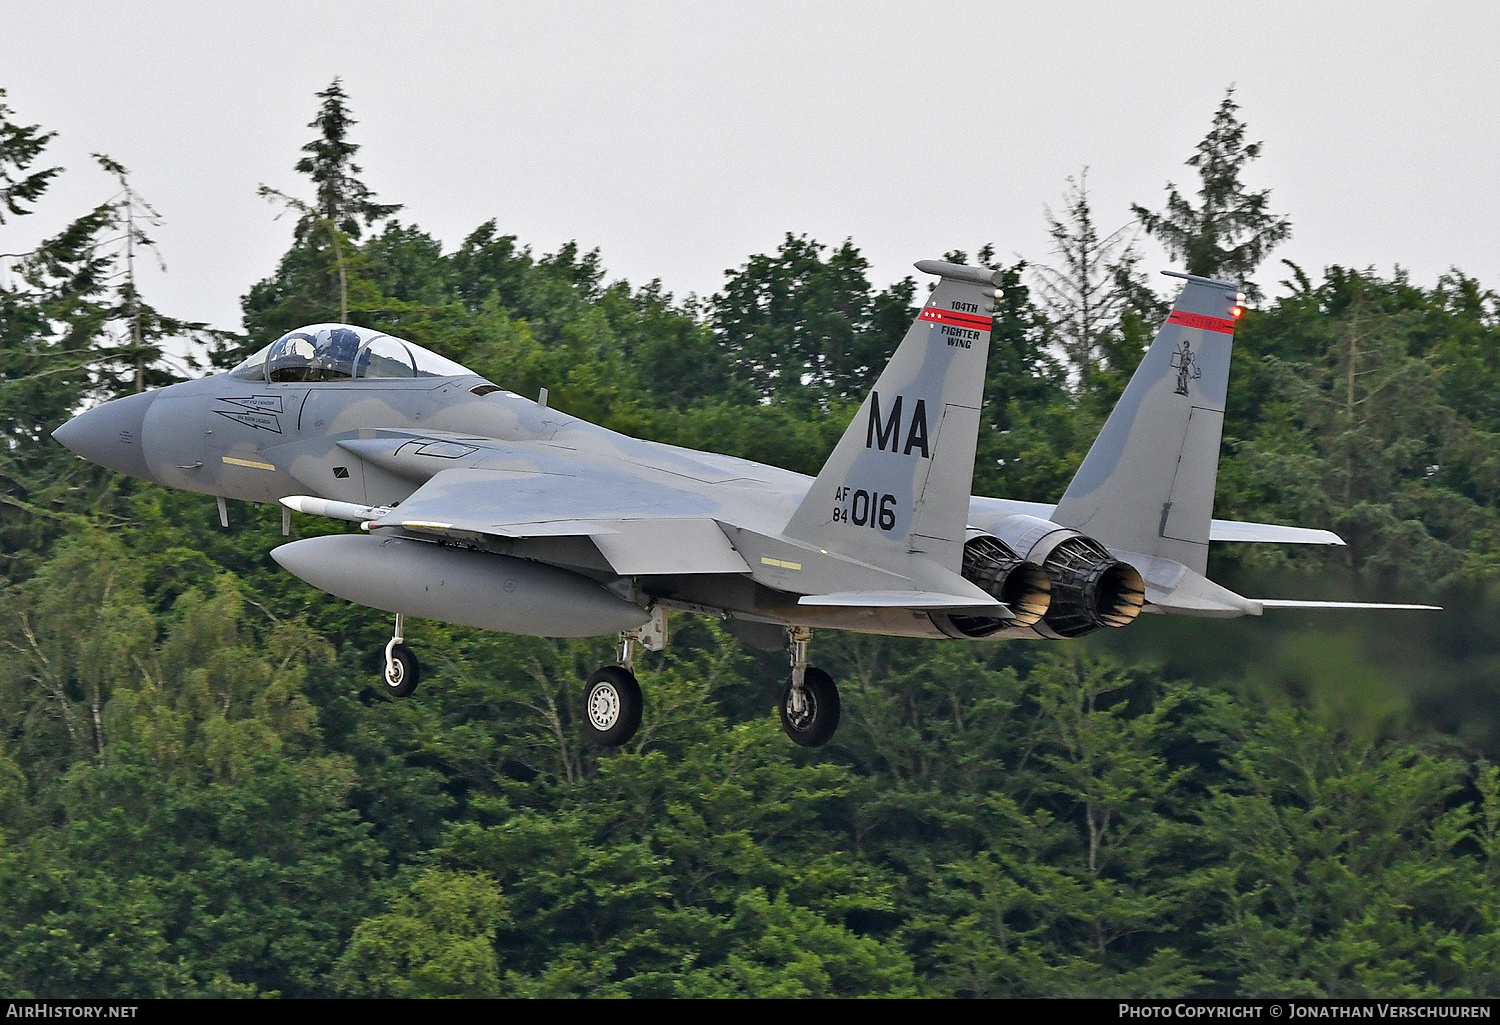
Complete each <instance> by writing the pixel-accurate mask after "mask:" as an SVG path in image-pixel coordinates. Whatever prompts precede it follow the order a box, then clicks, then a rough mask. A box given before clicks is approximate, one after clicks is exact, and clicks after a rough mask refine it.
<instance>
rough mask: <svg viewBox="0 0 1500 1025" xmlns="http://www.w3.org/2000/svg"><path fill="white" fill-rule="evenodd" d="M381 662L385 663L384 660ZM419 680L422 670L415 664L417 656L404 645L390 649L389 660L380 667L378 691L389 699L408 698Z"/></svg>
mask: <svg viewBox="0 0 1500 1025" xmlns="http://www.w3.org/2000/svg"><path fill="white" fill-rule="evenodd" d="M381 661H382V662H385V660H384V659H382V660H381ZM421 678H422V668H421V666H419V665H418V664H417V656H416V655H414V654H412V650H411V649H410V648H408V647H407V646H406V645H404V644H397V645H396V646H395V647H393V648H392V649H391V660H390V661H389V662H386V663H385V664H384V665H382V666H381V669H380V684H381V686H380V689H381V690H383V691H384V692H385V695H386V697H389V698H404V697H410V696H411V692H412V691H414V690H416V689H417V681H418V680H420V679H421Z"/></svg>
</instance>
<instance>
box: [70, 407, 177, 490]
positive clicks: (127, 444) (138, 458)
mask: <svg viewBox="0 0 1500 1025" xmlns="http://www.w3.org/2000/svg"><path fill="white" fill-rule="evenodd" d="M155 400H156V392H154V391H148V392H141V393H140V394H139V395H127V396H125V397H124V398H123V399H114V400H112V401H110V402H106V403H104V405H102V406H95V407H94V408H93V409H90V410H88V411H87V412H84V413H80V414H78V415H77V416H75V417H74V418H73V419H71V420H69V421H68V422H67V423H65V424H63V425H62V426H61V427H59V428H58V429H57V430H55V431H53V432H52V436H53V437H54V438H56V439H57V440H58V441H60V442H62V444H64V445H66V446H67V447H68V448H70V449H72V450H73V451H74V452H75V453H77V454H78V455H80V456H83V458H85V459H87V460H88V461H89V462H91V463H98V464H99V465H100V466H103V467H105V468H106V469H110V470H113V471H115V472H116V473H123V474H125V475H126V476H129V477H139V478H140V479H141V480H151V479H152V478H151V471H150V470H149V469H147V467H146V455H145V452H144V451H143V450H142V447H141V443H142V438H141V435H142V434H143V433H144V425H145V420H146V410H147V409H149V408H150V407H151V403H152V402H154V401H155Z"/></svg>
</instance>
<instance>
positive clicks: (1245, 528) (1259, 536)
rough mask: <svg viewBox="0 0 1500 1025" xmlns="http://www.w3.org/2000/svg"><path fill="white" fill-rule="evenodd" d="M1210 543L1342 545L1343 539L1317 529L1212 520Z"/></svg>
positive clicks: (1329, 531)
mask: <svg viewBox="0 0 1500 1025" xmlns="http://www.w3.org/2000/svg"><path fill="white" fill-rule="evenodd" d="M1208 539H1209V540H1210V541H1261V542H1265V543H1268V544H1279V545H1342V544H1343V543H1344V539H1343V538H1341V537H1339V536H1338V535H1337V534H1335V533H1334V532H1333V531H1331V530H1320V529H1318V528H1317V527H1284V526H1282V525H1281V524H1279V523H1244V522H1241V521H1239V520H1214V521H1213V523H1212V524H1210V525H1209V530H1208Z"/></svg>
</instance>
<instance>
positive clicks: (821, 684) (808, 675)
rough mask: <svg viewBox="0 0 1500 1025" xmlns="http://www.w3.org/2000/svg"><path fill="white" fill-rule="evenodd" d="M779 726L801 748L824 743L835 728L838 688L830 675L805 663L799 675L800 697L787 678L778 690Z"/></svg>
mask: <svg viewBox="0 0 1500 1025" xmlns="http://www.w3.org/2000/svg"><path fill="white" fill-rule="evenodd" d="M781 728H782V729H783V730H786V735H787V736H788V737H791V738H792V741H793V742H794V743H797V744H800V745H801V746H803V747H822V746H823V745H824V744H826V743H828V741H829V740H831V739H832V738H833V733H834V731H835V730H837V729H838V728H839V689H838V687H837V686H835V685H834V682H833V677H831V676H829V675H828V674H827V673H825V672H823V670H821V669H815V668H813V667H812V666H808V667H807V669H806V670H805V671H804V672H803V674H802V688H801V695H800V698H799V695H798V694H797V692H796V688H794V687H793V685H792V681H790V680H788V681H787V685H786V690H784V691H782V693H781Z"/></svg>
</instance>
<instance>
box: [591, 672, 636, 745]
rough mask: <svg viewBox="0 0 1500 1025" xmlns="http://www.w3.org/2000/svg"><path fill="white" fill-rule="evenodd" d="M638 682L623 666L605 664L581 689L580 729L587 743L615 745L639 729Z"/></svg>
mask: <svg viewBox="0 0 1500 1025" xmlns="http://www.w3.org/2000/svg"><path fill="white" fill-rule="evenodd" d="M641 705H642V702H641V685H640V684H639V683H638V682H637V681H636V678H635V674H634V673H632V672H631V671H630V670H628V669H626V668H624V667H623V666H605V667H604V668H603V669H600V670H599V671H598V672H597V673H595V674H594V675H593V676H590V677H589V682H588V684H587V685H586V686H585V687H584V689H583V729H584V732H585V733H586V734H587V735H588V739H589V743H591V744H594V745H596V746H598V747H619V746H620V745H621V744H623V743H625V742H626V741H628V740H629V739H630V738H631V737H633V736H635V731H636V730H638V729H640V728H641Z"/></svg>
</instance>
